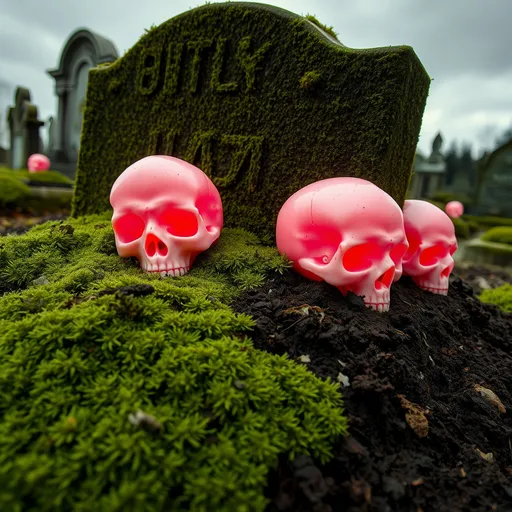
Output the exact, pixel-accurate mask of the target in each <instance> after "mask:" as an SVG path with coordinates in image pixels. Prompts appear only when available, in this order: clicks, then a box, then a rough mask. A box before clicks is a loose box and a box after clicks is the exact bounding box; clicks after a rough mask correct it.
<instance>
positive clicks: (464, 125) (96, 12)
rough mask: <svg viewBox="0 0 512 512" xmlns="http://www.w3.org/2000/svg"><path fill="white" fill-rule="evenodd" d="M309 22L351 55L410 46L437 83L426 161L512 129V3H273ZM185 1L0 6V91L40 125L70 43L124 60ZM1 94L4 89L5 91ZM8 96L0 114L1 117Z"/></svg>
mask: <svg viewBox="0 0 512 512" xmlns="http://www.w3.org/2000/svg"><path fill="white" fill-rule="evenodd" d="M272 3H273V4H275V5H278V6H280V7H283V8H285V9H288V10H290V11H293V12H296V13H297V14H308V13H309V14H314V15H316V16H317V18H318V19H319V20H320V21H322V22H324V23H326V24H327V25H332V26H333V27H334V30H335V31H336V32H338V34H339V39H340V41H341V42H342V43H343V44H345V45H346V46H349V47H351V48H372V47H379V46H395V45H402V44H407V45H410V46H412V47H413V48H414V50H415V52H416V53H417V55H418V56H419V58H420V59H421V61H422V62H423V65H424V66H425V69H426V70H427V72H428V73H429V75H430V76H431V77H432V78H433V82H432V85H431V89H430V95H429V98H428V102H427V108H426V111H425V115H424V119H423V126H422V131H421V136H420V141H419V146H420V149H421V150H422V151H424V152H428V150H429V148H430V143H431V140H432V138H433V137H434V136H435V134H436V132H437V131H438V130H441V131H442V132H443V135H444V138H445V141H447V143H449V141H450V140H452V139H459V140H465V141H469V142H472V143H473V144H474V146H475V148H478V147H479V146H482V145H485V144H488V142H487V141H486V140H485V139H489V140H490V139H491V138H492V136H491V135H490V134H492V133H494V132H495V133H498V134H499V132H500V130H504V129H505V128H507V127H508V126H510V125H511V124H512V92H511V91H512V87H511V86H510V84H511V83H512V58H511V57H510V48H512V30H510V20H511V19H512V2H510V0H494V1H493V2H489V3H486V2H483V1H481V0H451V1H450V2H445V1H442V0H431V1H429V2H425V1H424V0H358V1H354V0H345V1H343V2H334V1H330V0H325V1H323V2H321V3H320V2H315V1H314V0H298V1H291V0H277V1H273V2H272ZM195 6H196V5H191V4H190V3H188V2H185V1H184V0H178V1H173V2H170V1H169V0H146V1H145V2H139V3H132V4H129V3H127V2H126V0H108V1H105V0H101V1H100V0H88V1H87V2H84V1H83V0H67V1H66V2H63V1H62V0H45V1H44V2H42V1H41V0H20V1H17V2H15V1H13V0H0V81H1V80H3V81H6V82H7V83H8V84H11V85H10V87H11V91H10V98H11V99H10V101H11V102H12V98H13V94H14V84H16V85H17V84H19V85H23V86H25V87H29V88H30V90H31V91H32V98H33V101H34V102H35V103H36V104H38V105H39V110H40V116H41V117H42V118H43V119H44V118H47V117H48V116H50V115H52V114H54V113H55V111H56V104H55V98H54V95H53V81H52V80H51V78H49V77H48V76H47V75H46V69H48V68H54V67H56V66H57V63H58V60H59V56H60V52H61V49H62V47H63V45H64V44H65V41H66V39H67V37H68V36H69V35H70V34H71V33H72V32H74V31H75V30H76V29H77V28H79V27H87V28H89V29H91V30H93V31H95V32H98V33H99V34H102V35H104V36H106V37H108V38H109V39H111V40H112V41H113V42H114V44H115V45H116V46H117V48H118V51H119V52H120V53H121V54H122V53H123V52H124V51H126V50H127V49H129V48H130V47H131V46H133V45H134V44H135V43H136V42H137V40H138V39H139V37H140V36H141V35H142V34H143V33H144V29H146V28H149V27H150V26H151V25H153V24H154V25H159V24H160V23H163V22H164V21H166V20H167V19H169V18H172V17H173V16H175V15H177V14H180V13H181V12H184V11H186V10H187V9H189V8H192V7H195ZM4 89H5V88H4ZM4 98H5V94H2V95H0V108H1V110H2V115H3V112H5V107H6V106H7V105H5V104H3V103H2V102H4V101H5V99H4Z"/></svg>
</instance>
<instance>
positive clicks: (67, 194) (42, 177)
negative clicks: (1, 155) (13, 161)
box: [0, 167, 73, 215]
mask: <svg viewBox="0 0 512 512" xmlns="http://www.w3.org/2000/svg"><path fill="white" fill-rule="evenodd" d="M28 183H34V184H43V185H48V186H50V187H51V186H52V185H61V184H67V185H72V184H73V181H72V180H70V179H69V178H67V177H66V176H64V175H63V174H61V173H59V172H57V171H47V172H42V173H29V172H28V171H27V170H12V169H8V168H6V167H0V207H1V208H9V209H19V210H22V211H31V212H32V213H34V214H36V215H40V214H42V213H44V212H52V211H59V210H62V209H69V208H70V207H71V199H72V189H69V188H65V189H58V190H56V191H52V192H51V194H43V195H41V194H40V193H39V192H40V190H39V189H36V188H31V187H30V186H29V185H28Z"/></svg>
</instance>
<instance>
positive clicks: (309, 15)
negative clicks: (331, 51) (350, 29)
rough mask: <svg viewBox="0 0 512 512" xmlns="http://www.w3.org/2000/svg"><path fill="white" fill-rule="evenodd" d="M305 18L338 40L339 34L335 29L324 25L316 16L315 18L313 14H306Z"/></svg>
mask: <svg viewBox="0 0 512 512" xmlns="http://www.w3.org/2000/svg"><path fill="white" fill-rule="evenodd" d="M304 17H305V18H306V19H307V20H309V21H311V22H312V23H314V24H315V25H316V26H317V27H320V28H321V29H322V30H323V31H324V32H327V33H328V34H329V35H330V36H332V37H334V39H338V34H337V33H336V32H334V27H328V26H327V25H324V24H323V23H321V22H320V21H318V19H317V18H316V16H313V15H312V14H306V16H304Z"/></svg>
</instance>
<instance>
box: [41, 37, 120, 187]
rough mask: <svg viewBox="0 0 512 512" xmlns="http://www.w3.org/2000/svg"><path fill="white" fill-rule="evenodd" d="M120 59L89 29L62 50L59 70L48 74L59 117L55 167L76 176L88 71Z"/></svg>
mask: <svg viewBox="0 0 512 512" xmlns="http://www.w3.org/2000/svg"><path fill="white" fill-rule="evenodd" d="M117 58H118V54H117V50H116V48H115V46H114V44H113V43H112V42H111V41H109V40H108V39H105V38H104V37H102V36H100V35H98V34H95V33H94V32H91V31H90V30H86V29H79V30H77V31H75V32H74V33H73V34H71V36H70V37H69V38H68V40H67V42H66V44H65V45H64V49H63V50H62V53H61V57H60V63H59V67H58V68H57V69H55V70H51V71H48V74H49V75H50V76H51V77H53V78H54V79H55V92H56V94H57V96H58V99H59V107H58V114H57V117H56V119H52V121H53V122H52V128H51V130H50V134H49V135H50V139H49V141H48V145H49V147H50V148H51V153H50V155H49V156H50V158H51V160H52V167H53V168H55V169H57V170H59V171H61V172H63V173H65V174H67V175H68V176H71V177H72V176H74V174H75V172H76V164H77V160H78V151H79V148H80V133H81V129H82V117H83V106H84V102H85V94H86V89H87V80H88V74H89V69H90V68H92V67H94V66H97V65H98V64H103V63H105V62H113V61H115V60H116V59H117Z"/></svg>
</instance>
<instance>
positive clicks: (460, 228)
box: [452, 218, 471, 239]
mask: <svg viewBox="0 0 512 512" xmlns="http://www.w3.org/2000/svg"><path fill="white" fill-rule="evenodd" d="M452 222H453V225H454V226H455V235H456V236H457V238H462V239H465V238H469V236H470V235H471V231H470V229H469V224H468V223H467V222H465V221H464V220H463V219H461V218H457V219H452Z"/></svg>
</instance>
